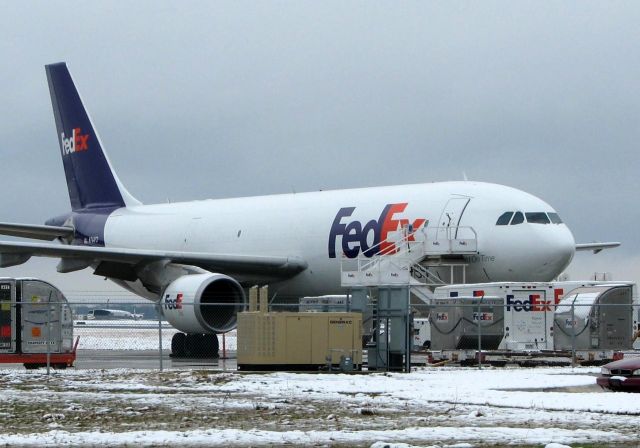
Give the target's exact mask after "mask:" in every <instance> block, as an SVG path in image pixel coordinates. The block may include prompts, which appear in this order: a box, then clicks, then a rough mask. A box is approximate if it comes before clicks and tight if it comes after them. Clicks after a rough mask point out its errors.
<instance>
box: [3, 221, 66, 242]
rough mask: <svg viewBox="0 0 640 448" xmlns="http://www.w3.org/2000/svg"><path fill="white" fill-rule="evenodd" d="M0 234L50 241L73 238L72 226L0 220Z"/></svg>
mask: <svg viewBox="0 0 640 448" xmlns="http://www.w3.org/2000/svg"><path fill="white" fill-rule="evenodd" d="M0 235H8V236H18V237H21V238H32V239H36V240H47V241H52V240H55V239H56V238H65V239H71V238H73V227H58V226H43V225H33V224H14V223H10V222H0Z"/></svg>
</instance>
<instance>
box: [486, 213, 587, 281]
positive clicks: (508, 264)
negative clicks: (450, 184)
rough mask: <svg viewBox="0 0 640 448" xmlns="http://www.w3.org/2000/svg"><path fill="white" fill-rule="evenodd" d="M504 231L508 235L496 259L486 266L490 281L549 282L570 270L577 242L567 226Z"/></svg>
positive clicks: (525, 227)
mask: <svg viewBox="0 0 640 448" xmlns="http://www.w3.org/2000/svg"><path fill="white" fill-rule="evenodd" d="M510 227H511V228H510ZM504 229H505V232H509V233H506V234H505V235H502V238H501V239H500V243H499V245H498V246H499V250H498V251H495V257H491V258H490V259H489V261H485V262H484V263H483V268H484V271H485V273H486V276H487V279H488V280H489V281H517V282H548V281H551V280H553V279H554V278H556V277H557V276H558V275H560V274H561V273H562V272H563V271H564V270H565V269H566V268H567V266H568V265H569V263H570V262H571V260H572V258H573V255H574V253H575V240H574V239H573V235H572V233H571V231H570V230H569V229H568V228H567V226H566V225H564V224H547V225H541V224H522V225H521V226H509V227H507V226H505V227H504ZM507 235H508V238H507V237H506V236H507ZM494 258H495V261H494V260H493V259H494ZM485 281H486V280H485Z"/></svg>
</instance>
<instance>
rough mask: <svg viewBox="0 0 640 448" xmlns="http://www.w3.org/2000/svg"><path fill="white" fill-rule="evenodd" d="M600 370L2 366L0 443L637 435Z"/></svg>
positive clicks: (613, 439)
mask: <svg viewBox="0 0 640 448" xmlns="http://www.w3.org/2000/svg"><path fill="white" fill-rule="evenodd" d="M597 370H598V369H593V368H591V369H588V368H576V369H572V368H536V369H520V368H513V369H484V370H481V371H480V370H476V369H468V368H424V369H419V370H417V371H414V372H412V373H410V374H401V373H393V374H391V373H372V374H352V375H346V374H295V373H270V374H246V373H242V374H240V373H231V372H223V373H221V372H214V371H203V370H187V371H179V370H176V371H169V372H163V373H158V372H150V371H139V370H131V369H120V370H109V371H87V370H84V371H80V370H78V371H73V370H71V371H64V372H56V373H55V374H54V375H52V376H51V377H50V378H49V379H47V377H46V375H43V374H42V373H34V372H25V371H17V370H0V420H1V421H2V422H3V425H2V426H1V427H0V445H1V444H7V445H10V446H19V445H26V446H30V445H43V444H49V445H95V446H97V445H100V446H125V445H133V444H135V445H142V446H174V445H184V446H239V445H251V446H256V445H282V444H289V445H297V446H323V445H332V446H333V445H338V446H340V445H342V446H376V447H381V446H385V444H394V445H391V446H394V447H405V446H459V447H462V446H467V447H468V446H483V445H484V446H487V445H490V446H503V445H526V446H544V445H545V444H552V443H555V444H556V445H555V446H556V447H558V446H561V445H568V446H576V445H582V444H589V446H616V445H617V446H625V447H630V446H637V445H636V444H637V440H638V436H637V434H638V433H640V431H639V430H640V417H639V416H640V400H639V399H638V398H640V396H639V395H637V394H625V393H611V392H601V391H600V390H599V389H597V388H596V387H595V386H594V384H595V377H594V373H595V372H597ZM543 388H544V391H543V390H542V389H543Z"/></svg>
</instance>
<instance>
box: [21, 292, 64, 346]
mask: <svg viewBox="0 0 640 448" xmlns="http://www.w3.org/2000/svg"><path fill="white" fill-rule="evenodd" d="M57 300H58V297H57V293H56V290H55V289H54V288H53V287H52V286H51V285H49V284H48V283H45V282H42V281H38V280H24V281H23V282H22V300H21V309H22V312H21V322H22V332H21V336H22V352H23V353H46V352H47V344H49V347H50V353H60V351H61V347H62V331H61V330H62V316H61V303H60V302H59V301H57Z"/></svg>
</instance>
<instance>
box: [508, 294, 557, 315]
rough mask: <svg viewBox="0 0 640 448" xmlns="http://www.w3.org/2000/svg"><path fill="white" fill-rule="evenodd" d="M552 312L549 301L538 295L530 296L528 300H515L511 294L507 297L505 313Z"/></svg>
mask: <svg viewBox="0 0 640 448" xmlns="http://www.w3.org/2000/svg"><path fill="white" fill-rule="evenodd" d="M512 307H513V311H515V312H520V311H533V312H536V311H552V310H551V300H544V299H543V298H542V297H541V296H540V294H530V295H529V300H516V298H515V296H514V295H512V294H508V295H507V311H511V308H512Z"/></svg>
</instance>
